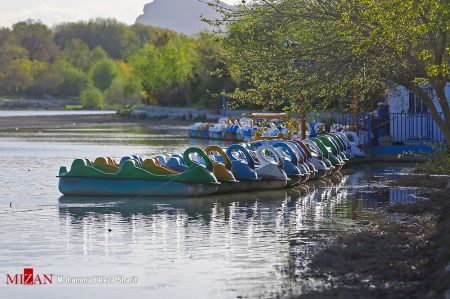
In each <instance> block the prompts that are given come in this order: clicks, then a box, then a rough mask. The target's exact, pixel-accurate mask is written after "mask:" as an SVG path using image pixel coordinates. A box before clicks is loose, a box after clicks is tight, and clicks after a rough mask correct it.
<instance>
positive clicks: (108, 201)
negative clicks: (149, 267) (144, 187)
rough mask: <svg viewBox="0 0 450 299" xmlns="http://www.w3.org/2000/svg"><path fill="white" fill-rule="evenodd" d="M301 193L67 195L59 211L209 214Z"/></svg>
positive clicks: (77, 212)
mask: <svg viewBox="0 0 450 299" xmlns="http://www.w3.org/2000/svg"><path fill="white" fill-rule="evenodd" d="M300 196H301V194H300V193H299V192H298V191H296V190H289V189H287V190H273V191H264V192H263V191H261V192H252V193H235V194H226V195H225V194H223V195H220V194H218V195H214V196H202V197H197V198H193V197H171V198H166V197H164V198H155V197H105V196H103V197H102V196H92V197H86V196H67V195H63V196H61V197H60V198H59V210H60V212H66V213H69V214H71V215H73V216H79V217H85V216H86V215H88V214H90V213H100V214H110V213H120V214H122V216H123V217H125V218H126V217H129V216H131V215H134V214H142V215H151V214H157V213H161V212H167V213H176V212H177V211H178V210H184V211H186V212H187V213H188V215H189V216H198V215H199V214H208V213H210V209H211V206H212V205H214V204H216V203H220V204H223V205H228V204H231V203H233V202H244V203H245V204H246V205H250V204H252V203H254V202H256V201H257V202H266V203H268V202H279V201H280V200H285V199H286V198H291V197H292V198H298V197H300Z"/></svg>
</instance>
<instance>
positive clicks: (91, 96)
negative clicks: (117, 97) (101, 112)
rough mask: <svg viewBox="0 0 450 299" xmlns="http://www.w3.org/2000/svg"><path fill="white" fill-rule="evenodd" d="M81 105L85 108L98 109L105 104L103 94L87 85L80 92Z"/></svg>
mask: <svg viewBox="0 0 450 299" xmlns="http://www.w3.org/2000/svg"><path fill="white" fill-rule="evenodd" d="M80 97H81V105H83V107H85V108H100V109H102V108H103V107H104V104H105V98H104V96H103V93H102V92H101V90H99V89H98V88H96V87H94V86H92V85H88V86H87V87H86V88H85V89H83V90H82V91H81V95H80Z"/></svg>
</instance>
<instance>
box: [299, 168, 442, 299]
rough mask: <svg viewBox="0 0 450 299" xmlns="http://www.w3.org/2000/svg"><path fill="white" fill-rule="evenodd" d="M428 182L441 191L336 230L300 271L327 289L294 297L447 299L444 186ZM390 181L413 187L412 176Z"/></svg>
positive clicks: (433, 190) (301, 298) (430, 185)
mask: <svg viewBox="0 0 450 299" xmlns="http://www.w3.org/2000/svg"><path fill="white" fill-rule="evenodd" d="M428 183H429V184H428V186H427V187H428V188H436V187H438V188H440V189H431V190H429V191H427V192H424V193H423V194H421V196H423V198H424V199H425V200H421V201H418V202H416V203H413V204H399V205H394V206H390V207H387V208H385V209H383V210H381V211H375V212H368V213H367V215H366V216H368V217H369V219H370V220H369V221H361V222H359V223H356V224H355V225H354V227H353V229H351V230H350V231H348V232H343V233H340V234H339V235H338V236H337V238H336V240H335V241H332V242H331V243H330V244H329V245H328V246H326V247H325V248H324V249H323V250H321V251H320V252H319V253H318V254H317V255H315V256H314V257H313V258H312V260H311V264H310V265H309V269H308V270H307V272H306V275H305V277H306V278H309V279H311V278H312V279H315V280H318V281H322V282H323V285H326V286H327V287H324V288H323V289H321V290H316V291H312V292H309V293H305V294H303V295H300V296H298V297H296V298H298V299H305V298H346V299H347V298H362V297H368V298H381V297H383V298H449V297H450V255H449V253H450V238H449V237H448V236H450V200H449V198H448V191H449V189H446V187H445V186H442V185H441V186H436V185H435V184H433V182H432V181H431V180H430V181H428ZM391 184H392V185H395V186H405V187H407V186H416V185H417V178H414V177H411V178H410V180H409V181H407V180H406V179H405V178H402V179H401V180H395V181H392V182H391ZM422 187H424V184H422Z"/></svg>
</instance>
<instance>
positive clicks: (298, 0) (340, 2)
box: [223, 0, 450, 140]
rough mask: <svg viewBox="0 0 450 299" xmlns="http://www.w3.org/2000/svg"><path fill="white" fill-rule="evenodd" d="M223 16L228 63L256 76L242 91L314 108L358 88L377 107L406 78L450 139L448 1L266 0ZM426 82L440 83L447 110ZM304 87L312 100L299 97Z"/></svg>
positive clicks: (239, 74)
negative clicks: (438, 108)
mask: <svg viewBox="0 0 450 299" xmlns="http://www.w3.org/2000/svg"><path fill="white" fill-rule="evenodd" d="M224 22H225V23H226V24H227V25H228V29H229V31H228V32H227V33H224V34H223V35H224V38H223V47H224V48H225V49H227V53H228V56H227V58H228V66H229V69H230V71H231V72H232V74H233V76H234V78H236V79H239V80H243V81H247V82H248V83H249V84H250V88H248V89H247V90H244V91H242V90H236V91H235V92H234V93H233V94H232V95H233V96H235V97H236V98H239V99H241V100H243V101H247V102H257V103H268V104H270V105H274V106H283V107H289V106H294V108H295V107H299V106H300V107H305V106H308V108H309V109H313V108H314V107H320V106H319V105H318V104H320V103H324V102H327V103H330V102H336V101H338V102H344V103H342V104H344V105H343V106H348V103H349V102H350V98H351V97H350V95H351V94H352V93H354V92H357V93H358V94H360V95H361V98H362V99H364V102H363V105H362V106H364V107H366V108H367V109H370V108H371V107H372V105H371V104H372V103H373V101H374V100H375V101H376V100H377V98H378V99H380V98H381V97H382V96H383V93H382V91H383V90H384V89H385V88H386V87H387V86H389V84H402V85H404V86H406V87H407V88H409V89H411V90H414V91H415V92H416V93H418V94H419V96H421V97H422V98H423V99H424V101H425V103H426V105H427V107H428V108H429V110H430V112H431V114H432V116H433V119H434V120H435V121H436V123H437V124H438V125H439V127H440V128H441V130H442V132H443V133H444V135H445V136H446V139H447V140H450V109H449V105H448V101H447V99H446V97H445V94H444V92H443V91H444V87H445V84H446V82H447V81H448V80H449V66H448V64H449V55H450V49H449V28H450V4H449V2H448V1H440V0H377V1H375V0H337V1H321V0H261V1H252V3H251V5H241V6H240V7H239V9H238V10H236V11H229V12H228V13H227V14H226V16H225V20H224ZM421 84H429V85H430V86H432V87H433V89H434V90H435V91H436V94H437V97H438V100H439V104H440V105H441V107H442V110H443V112H444V117H441V116H439V115H438V113H437V111H436V106H435V104H434V103H433V100H432V98H431V97H430V95H428V94H425V93H424V92H423V91H422V89H421V88H420V87H421V86H423V85H421ZM301 93H303V94H304V95H307V99H308V100H307V101H302V102H299V101H298V100H297V99H298V98H300V97H299V95H300V94H301ZM345 102H347V104H345ZM300 103H301V104H300Z"/></svg>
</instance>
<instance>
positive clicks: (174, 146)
mask: <svg viewBox="0 0 450 299" xmlns="http://www.w3.org/2000/svg"><path fill="white" fill-rule="evenodd" d="M184 135H185V133H184V131H181V130H178V129H176V128H175V129H167V128H154V129H153V130H147V129H143V128H140V127H137V126H110V127H89V128H83V129H70V130H68V129H64V130H39V131H34V130H28V131H27V130H25V131H14V132H0V187H1V189H0V207H1V210H0V227H1V232H2V235H1V239H0V275H1V276H0V298H80V297H86V298H88V297H89V298H118V297H125V298H133V297H135V298H141V297H144V296H145V297H146V298H258V297H261V298H271V297H277V296H279V297H285V296H288V295H295V294H300V293H301V292H303V291H305V290H308V289H314V288H317V287H320V286H318V285H317V282H315V281H313V280H310V279H308V278H305V277H303V276H302V272H303V271H302V270H303V269H305V267H307V262H308V260H309V259H310V258H311V256H312V255H313V254H314V253H315V252H317V251H318V250H320V249H321V248H323V246H324V244H326V242H329V241H330V240H332V238H333V237H334V236H335V235H336V233H337V232H339V231H343V230H349V229H352V226H353V225H354V223H355V220H360V217H361V216H360V215H361V212H362V211H364V210H366V209H375V208H377V207H380V206H383V205H387V204H395V203H398V202H411V201H414V200H415V197H414V194H415V190H414V189H398V188H388V187H386V186H384V185H383V183H382V182H383V180H384V179H385V175H388V174H395V173H396V172H398V171H401V170H402V168H401V167H393V166H388V167H386V166H383V165H376V166H366V167H362V166H359V167H354V168H352V169H351V170H346V172H344V174H342V175H336V176H333V177H330V178H327V179H326V180H323V181H320V182H317V183H315V184H308V185H306V186H302V187H298V188H296V189H292V190H283V191H273V192H264V193H249V194H239V195H223V196H211V197H203V198H174V199H162V198H161V199H159V198H153V199H151V198H88V199H86V198H75V197H61V194H60V193H59V191H58V188H57V183H58V181H57V178H56V175H57V174H58V170H59V167H60V166H63V165H64V166H70V164H71V162H72V160H73V159H74V158H79V157H84V158H92V159H93V158H95V157H97V156H112V157H116V158H119V157H121V156H123V155H129V154H139V155H142V156H151V155H155V154H158V153H162V152H178V151H181V150H182V149H184V148H186V147H187V146H189V145H194V144H195V145H198V143H196V142H195V141H189V140H188V139H186V138H185V137H184ZM345 173H347V174H345ZM27 267H33V268H34V273H35V274H53V277H54V281H53V284H52V285H46V286H37V285H35V286H23V285H17V286H12V285H7V284H6V274H10V275H13V274H20V273H22V272H23V268H27ZM57 276H58V277H60V278H61V279H62V280H61V281H60V282H58V281H57V278H56V277H57ZM99 276H101V277H107V278H109V279H110V280H109V281H104V283H99V282H98V277H99ZM96 277H97V278H96ZM118 277H120V278H121V279H122V280H119V279H118ZM78 278H79V279H85V280H86V279H88V278H92V280H93V281H96V283H95V284H87V283H86V282H84V283H82V284H75V283H73V282H74V281H75V282H76V279H78ZM69 279H72V280H71V282H72V283H69V282H68V281H69ZM114 279H115V280H114ZM125 279H129V280H127V281H125ZM124 281H125V282H126V283H119V282H124ZM112 282H114V283H112Z"/></svg>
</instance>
